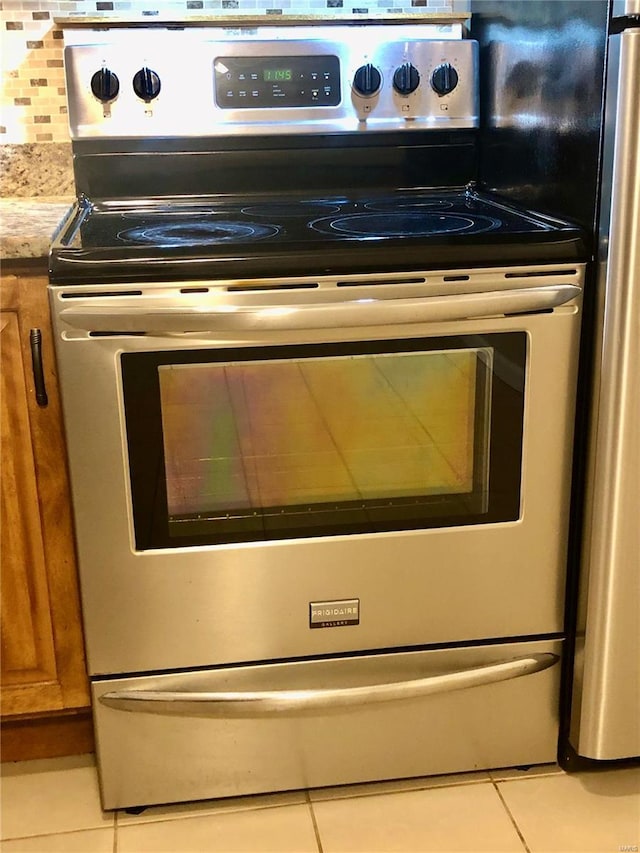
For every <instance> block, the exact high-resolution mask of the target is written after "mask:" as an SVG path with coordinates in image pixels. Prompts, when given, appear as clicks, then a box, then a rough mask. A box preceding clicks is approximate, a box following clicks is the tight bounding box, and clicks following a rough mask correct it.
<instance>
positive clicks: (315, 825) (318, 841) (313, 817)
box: [305, 790, 324, 853]
mask: <svg viewBox="0 0 640 853" xmlns="http://www.w3.org/2000/svg"><path fill="white" fill-rule="evenodd" d="M305 796H306V799H307V805H308V806H309V813H310V814H311V823H312V824H313V831H314V833H315V836H316V844H317V845H318V853H324V851H323V849H322V839H321V838H320V829H319V828H318V822H317V820H316V813H315V811H314V810H313V802H312V800H311V797H310V796H309V791H308V790H307V791H305Z"/></svg>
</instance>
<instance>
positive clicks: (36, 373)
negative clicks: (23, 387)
mask: <svg viewBox="0 0 640 853" xmlns="http://www.w3.org/2000/svg"><path fill="white" fill-rule="evenodd" d="M29 341H30V343H31V364H32V367H33V383H34V386H35V390H36V403H37V404H38V405H39V406H47V405H48V404H49V398H48V397H47V389H46V386H45V382H44V369H43V367H42V332H41V331H40V329H31V331H30V332H29Z"/></svg>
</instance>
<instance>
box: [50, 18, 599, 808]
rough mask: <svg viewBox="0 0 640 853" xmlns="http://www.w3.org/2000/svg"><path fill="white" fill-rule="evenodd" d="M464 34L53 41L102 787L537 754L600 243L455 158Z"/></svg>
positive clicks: (55, 283) (182, 785) (55, 262)
mask: <svg viewBox="0 0 640 853" xmlns="http://www.w3.org/2000/svg"><path fill="white" fill-rule="evenodd" d="M459 35H460V34H459V33H456V32H455V31H453V30H451V31H450V32H446V31H445V32H444V33H443V32H439V33H438V32H436V30H435V29H432V28H430V27H428V26H423V27H421V26H415V25H413V26H411V27H410V28H409V27H403V26H399V25H377V26H374V25H367V26H345V25H342V26H333V27H327V28H308V27H307V28H301V27H284V26H283V27H279V28H272V29H256V30H251V29H243V30H233V31H232V30H222V29H217V30H211V29H207V28H202V29H185V30H168V29H162V28H156V29H135V30H132V31H129V30H126V29H125V30H120V29H114V30H105V31H99V32H98V31H96V32H93V33H90V34H89V35H88V36H85V43H82V44H73V45H70V46H68V47H67V49H66V71H67V79H68V88H69V100H70V102H69V115H70V124H71V131H72V137H73V148H74V162H75V174H76V186H77V189H78V202H77V204H76V206H75V207H74V210H73V212H72V214H71V216H70V217H69V218H68V220H67V221H66V222H65V223H64V225H63V227H62V228H61V230H60V233H59V235H58V237H57V239H56V242H55V243H54V245H53V248H52V252H51V286H50V294H51V305H52V312H53V316H54V323H55V332H56V337H57V341H56V343H57V355H58V361H59V369H60V376H61V385H62V394H63V404H64V414H65V422H66V430H67V438H68V447H69V462H70V469H71V480H72V489H73V499H74V509H75V520H76V533H77V544H78V555H79V566H80V576H81V588H82V601H83V612H84V623H85V636H86V643H87V657H88V665H89V672H90V677H91V683H92V691H93V703H94V715H95V724H96V742H97V751H98V759H99V769H100V778H101V786H102V796H103V804H104V806H105V808H115V807H127V806H140V805H144V804H149V803H158V802H169V801H178V800H191V799H198V798H207V797H217V796H229V795H236V794H244V793H251V792H258V791H271V790H283V789H290V788H301V787H302V788H306V787H311V786H321V785H331V784H338V783H347V782H356V781H364V780H371V779H380V778H394V777H407V776H412V775H425V774H434V773H445V772H455V771H462V770H470V769H474V768H488V767H499V766H508V765H518V764H531V763H536V762H543V761H551V760H554V758H555V753H556V740H557V710H556V707H557V696H558V684H559V671H560V667H559V661H560V659H561V656H562V648H563V621H562V620H563V600H564V584H565V561H566V546H567V521H568V500H569V486H570V458H571V452H570V449H571V442H572V424H573V401H574V392H575V381H576V378H575V377H576V358H577V346H578V335H579V329H580V306H581V296H582V285H583V276H584V261H585V257H584V254H585V248H584V244H583V238H582V234H581V232H580V230H579V229H578V228H577V227H575V226H573V225H571V224H570V223H566V222H561V221H559V220H556V219H554V218H551V217H549V216H545V215H542V214H540V213H537V212H535V211H530V210H523V209H520V208H516V207H514V206H512V205H511V204H509V203H507V202H505V201H504V200H502V199H500V198H497V197H493V196H491V194H489V193H487V192H485V191H483V189H482V188H481V187H479V186H477V185H476V184H475V182H474V181H475V177H476V166H477V164H476V159H477V152H476V138H475V128H476V127H477V126H478V122H479V116H478V109H477V72H478V56H477V45H476V44H475V43H474V42H472V41H466V40H463V39H461V38H458V37H456V36H459ZM178 57H179V59H178Z"/></svg>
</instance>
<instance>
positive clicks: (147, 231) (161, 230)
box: [117, 219, 278, 247]
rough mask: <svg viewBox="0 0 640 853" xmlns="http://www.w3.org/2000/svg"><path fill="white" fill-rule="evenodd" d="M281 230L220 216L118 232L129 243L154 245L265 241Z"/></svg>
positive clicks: (169, 245) (202, 244) (120, 238)
mask: <svg viewBox="0 0 640 853" xmlns="http://www.w3.org/2000/svg"><path fill="white" fill-rule="evenodd" d="M277 233H278V229H277V228H276V227H275V226H273V225H261V224H258V223H256V224H254V225H249V224H247V223H244V222H225V221H224V220H220V219H217V220H216V219H213V220H203V221H200V222H198V221H193V220H192V221H189V220H187V221H185V222H166V223H162V224H161V225H153V224H152V225H140V226H138V227H136V228H127V229H125V230H124V231H120V232H119V233H118V235H117V236H118V239H119V240H123V241H124V242H125V243H134V244H137V245H141V244H146V245H151V246H158V247H162V246H167V247H171V246H215V245H217V244H219V243H237V242H245V241H247V240H264V239H265V238H266V237H273V236H274V235H275V234H277Z"/></svg>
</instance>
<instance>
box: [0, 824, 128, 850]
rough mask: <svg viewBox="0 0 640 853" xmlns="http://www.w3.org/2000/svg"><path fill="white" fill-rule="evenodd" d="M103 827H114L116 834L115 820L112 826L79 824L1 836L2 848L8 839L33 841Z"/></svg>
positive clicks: (0, 845) (76, 833)
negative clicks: (64, 827)
mask: <svg viewBox="0 0 640 853" xmlns="http://www.w3.org/2000/svg"><path fill="white" fill-rule="evenodd" d="M101 829H112V830H113V834H114V835H115V830H116V826H115V822H114V823H112V824H111V826H110V827H109V826H79V827H77V828H76V829H58V830H55V829H54V830H52V831H51V832H37V833H36V834H35V835H11V836H8V837H7V838H0V849H1V848H2V845H3V844H4V843H5V842H8V841H31V840H32V839H35V838H50V837H51V836H52V835H78V834H79V833H81V832H98V831H99V830H101Z"/></svg>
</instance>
